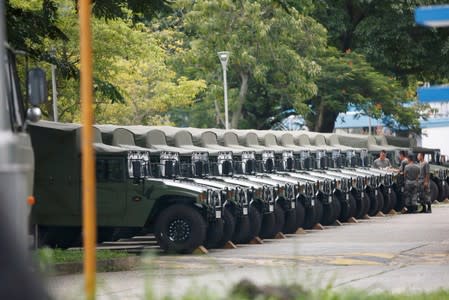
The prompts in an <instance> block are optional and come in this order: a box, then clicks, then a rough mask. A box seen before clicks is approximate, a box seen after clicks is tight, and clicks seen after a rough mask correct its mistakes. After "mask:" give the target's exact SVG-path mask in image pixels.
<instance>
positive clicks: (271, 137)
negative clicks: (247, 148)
mask: <svg viewBox="0 0 449 300" xmlns="http://www.w3.org/2000/svg"><path fill="white" fill-rule="evenodd" d="M255 133H256V134H257V137H258V139H259V144H261V145H263V146H266V147H268V148H270V149H272V150H274V151H276V152H283V151H293V152H296V153H299V150H298V149H295V148H291V147H290V148H289V147H285V146H282V145H280V144H279V143H278V141H277V139H276V135H275V134H274V132H273V131H269V130H258V131H256V132H255Z"/></svg>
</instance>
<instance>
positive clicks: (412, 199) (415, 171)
mask: <svg viewBox="0 0 449 300" xmlns="http://www.w3.org/2000/svg"><path fill="white" fill-rule="evenodd" d="M419 171H420V170H419V167H418V166H417V165H416V164H415V163H414V162H413V155H409V156H408V163H407V165H406V166H405V168H404V179H405V186H404V195H403V197H404V200H405V207H407V212H408V213H414V212H416V211H417V209H418V177H419Z"/></svg>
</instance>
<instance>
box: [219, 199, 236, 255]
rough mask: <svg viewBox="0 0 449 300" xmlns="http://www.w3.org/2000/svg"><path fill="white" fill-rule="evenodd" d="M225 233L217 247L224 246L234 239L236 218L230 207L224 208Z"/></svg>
mask: <svg viewBox="0 0 449 300" xmlns="http://www.w3.org/2000/svg"><path fill="white" fill-rule="evenodd" d="M221 219H222V220H223V234H222V236H221V239H220V240H219V241H218V243H217V248H222V247H223V246H224V245H225V244H226V243H227V242H229V241H230V240H232V236H233V235H234V231H235V218H234V216H233V215H232V213H231V210H230V209H229V208H228V207H225V208H224V209H223V215H222V217H221Z"/></svg>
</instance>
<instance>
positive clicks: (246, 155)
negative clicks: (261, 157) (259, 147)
mask: <svg viewBox="0 0 449 300" xmlns="http://www.w3.org/2000/svg"><path fill="white" fill-rule="evenodd" d="M250 159H256V156H255V154H254V152H250V151H244V152H242V160H250Z"/></svg>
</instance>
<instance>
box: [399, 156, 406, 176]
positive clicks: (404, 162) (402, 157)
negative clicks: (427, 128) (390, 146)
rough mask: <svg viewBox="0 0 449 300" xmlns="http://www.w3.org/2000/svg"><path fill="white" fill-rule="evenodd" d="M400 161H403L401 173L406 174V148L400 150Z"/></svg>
mask: <svg viewBox="0 0 449 300" xmlns="http://www.w3.org/2000/svg"><path fill="white" fill-rule="evenodd" d="M399 161H400V162H401V164H400V165H399V173H400V174H404V168H405V166H406V165H407V163H408V159H407V153H406V152H405V151H404V150H401V151H399Z"/></svg>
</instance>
